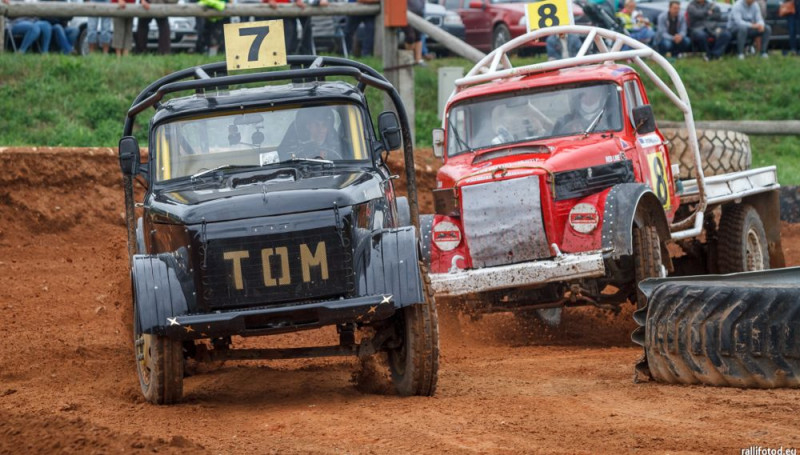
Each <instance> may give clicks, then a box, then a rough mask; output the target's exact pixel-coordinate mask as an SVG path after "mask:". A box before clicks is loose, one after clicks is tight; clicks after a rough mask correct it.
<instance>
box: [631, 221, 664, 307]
mask: <svg viewBox="0 0 800 455" xmlns="http://www.w3.org/2000/svg"><path fill="white" fill-rule="evenodd" d="M633 262H634V279H635V280H636V283H635V286H636V308H643V307H644V306H645V305H646V304H647V298H646V297H645V295H644V294H643V293H642V291H640V290H639V282H640V281H642V280H645V279H647V278H654V277H662V276H665V275H666V274H665V273H664V267H663V265H662V263H661V242H660V240H659V237H658V230H656V227H655V226H644V227H639V226H634V227H633Z"/></svg>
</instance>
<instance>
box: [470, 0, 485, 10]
mask: <svg viewBox="0 0 800 455" xmlns="http://www.w3.org/2000/svg"><path fill="white" fill-rule="evenodd" d="M469 7H470V8H471V9H483V0H471V1H470V2H469Z"/></svg>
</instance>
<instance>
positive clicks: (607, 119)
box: [447, 83, 622, 156]
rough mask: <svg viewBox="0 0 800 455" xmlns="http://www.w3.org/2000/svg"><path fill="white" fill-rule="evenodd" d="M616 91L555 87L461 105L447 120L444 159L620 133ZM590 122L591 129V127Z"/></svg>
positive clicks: (599, 87) (602, 87)
mask: <svg viewBox="0 0 800 455" xmlns="http://www.w3.org/2000/svg"><path fill="white" fill-rule="evenodd" d="M620 91H621V88H620V87H619V86H618V85H616V84H613V83H601V84H582V85H575V84H572V85H560V86H556V87H548V88H546V89H539V90H535V91H524V92H512V93H504V94H502V95H501V96H496V97H492V98H480V99H479V101H467V102H464V103H462V104H460V105H457V106H456V107H454V108H452V109H451V110H450V113H449V114H448V117H447V132H448V133H447V134H448V135H447V156H455V155H459V154H461V153H465V152H469V151H473V150H477V149H482V148H488V147H497V146H499V145H504V144H514V143H517V142H524V141H531V140H539V139H547V138H550V137H558V136H572V135H577V134H584V133H586V132H587V131H589V130H590V127H592V126H593V128H591V132H595V133H596V132H601V131H620V130H622V116H621V107H620V106H621V104H620V93H619V92H620ZM593 123H594V125H593Z"/></svg>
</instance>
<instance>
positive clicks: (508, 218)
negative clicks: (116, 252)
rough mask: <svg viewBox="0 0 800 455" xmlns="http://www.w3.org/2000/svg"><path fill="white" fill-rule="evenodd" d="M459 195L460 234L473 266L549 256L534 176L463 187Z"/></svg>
mask: <svg viewBox="0 0 800 455" xmlns="http://www.w3.org/2000/svg"><path fill="white" fill-rule="evenodd" d="M461 194H462V201H461V216H462V221H463V223H464V235H465V237H466V240H467V245H468V246H469V251H470V255H471V256H472V264H473V266H474V267H476V268H481V267H491V266H495V265H505V264H514V263H517V262H524V261H529V260H533V259H540V258H546V257H550V256H552V255H551V254H550V248H549V246H548V243H547V235H546V233H545V231H544V223H543V221H542V204H541V198H540V191H539V177H538V176H531V177H522V178H517V179H511V180H503V181H499V182H489V183H481V184H477V185H469V186H464V187H462V189H461Z"/></svg>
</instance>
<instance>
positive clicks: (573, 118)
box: [554, 85, 608, 135]
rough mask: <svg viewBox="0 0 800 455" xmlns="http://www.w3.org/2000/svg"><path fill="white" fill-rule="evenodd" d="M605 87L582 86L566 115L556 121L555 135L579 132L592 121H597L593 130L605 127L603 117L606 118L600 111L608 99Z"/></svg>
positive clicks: (586, 127)
mask: <svg viewBox="0 0 800 455" xmlns="http://www.w3.org/2000/svg"><path fill="white" fill-rule="evenodd" d="M607 91H608V90H607V88H606V87H604V86H600V85H597V86H592V87H584V88H583V89H581V91H580V93H578V94H577V96H576V97H575V98H577V100H576V102H575V103H573V107H572V109H571V110H570V112H569V113H567V115H565V116H564V117H562V118H561V119H559V120H558V122H556V125H555V128H554V131H555V134H556V135H567V134H579V133H583V132H584V131H586V130H587V129H588V128H589V126H591V125H592V122H595V121H597V124H596V125H595V128H594V130H595V131H598V130H603V129H606V128H604V127H603V119H604V118H607V116H606V115H605V114H606V113H605V112H604V115H601V114H600V113H601V112H603V109H605V108H606V101H607V100H608V94H607ZM598 117H600V118H598Z"/></svg>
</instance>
